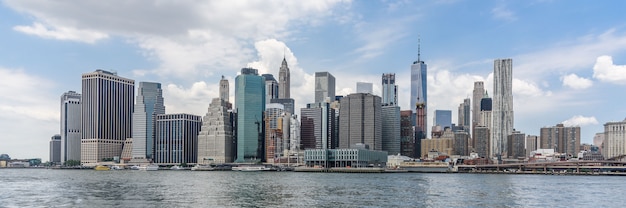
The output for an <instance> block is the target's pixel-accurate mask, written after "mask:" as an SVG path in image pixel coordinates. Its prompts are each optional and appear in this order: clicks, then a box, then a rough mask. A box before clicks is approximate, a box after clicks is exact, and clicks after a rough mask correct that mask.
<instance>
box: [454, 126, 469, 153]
mask: <svg viewBox="0 0 626 208" xmlns="http://www.w3.org/2000/svg"><path fill="white" fill-rule="evenodd" d="M469 139H470V137H469V133H468V132H467V131H456V132H454V154H455V155H460V156H467V155H469V152H470V150H469Z"/></svg>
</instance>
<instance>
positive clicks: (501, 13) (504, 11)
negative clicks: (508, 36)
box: [491, 5, 517, 21]
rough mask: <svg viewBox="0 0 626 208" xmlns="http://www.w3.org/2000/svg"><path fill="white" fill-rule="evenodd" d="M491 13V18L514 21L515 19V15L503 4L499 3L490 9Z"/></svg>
mask: <svg viewBox="0 0 626 208" xmlns="http://www.w3.org/2000/svg"><path fill="white" fill-rule="evenodd" d="M491 14H492V15H493V18H495V19H500V20H505V21H514V20H517V16H515V13H514V12H513V11H511V10H510V9H508V8H506V6H504V5H499V6H496V7H494V8H493V9H491Z"/></svg>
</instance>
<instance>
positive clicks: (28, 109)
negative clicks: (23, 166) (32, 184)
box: [0, 67, 60, 160]
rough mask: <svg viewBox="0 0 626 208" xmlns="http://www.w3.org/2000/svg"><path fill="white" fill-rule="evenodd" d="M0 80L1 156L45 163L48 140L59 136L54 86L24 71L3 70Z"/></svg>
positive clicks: (57, 107) (57, 102)
mask: <svg viewBox="0 0 626 208" xmlns="http://www.w3.org/2000/svg"><path fill="white" fill-rule="evenodd" d="M0 77H2V82H0V129H2V138H0V141H1V142H2V151H3V153H7V154H9V155H11V156H12V157H13V158H30V157H39V158H42V159H43V160H47V159H48V154H47V153H48V142H49V138H50V137H51V136H52V135H54V134H58V133H59V97H57V96H55V92H51V91H52V90H51V89H53V88H54V87H55V86H56V84H55V83H53V82H51V81H49V80H47V79H45V78H41V77H37V76H33V75H30V74H28V73H27V72H25V71H23V70H16V69H6V68H2V67H0ZM58 95H59V96H60V94H58ZM24 127H28V128H26V129H25V128H24ZM9 141H10V142H9ZM24 150H29V151H24ZM31 150H32V151H31ZM33 153H35V154H33Z"/></svg>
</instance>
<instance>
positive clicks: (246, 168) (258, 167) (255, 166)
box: [233, 165, 272, 172]
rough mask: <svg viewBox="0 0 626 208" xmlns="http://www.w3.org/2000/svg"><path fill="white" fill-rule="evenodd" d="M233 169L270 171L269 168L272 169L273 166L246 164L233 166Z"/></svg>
mask: <svg viewBox="0 0 626 208" xmlns="http://www.w3.org/2000/svg"><path fill="white" fill-rule="evenodd" d="M233 170H234V171H244V172H252V171H268V170H272V168H268V167H265V166H263V165H244V166H237V167H233Z"/></svg>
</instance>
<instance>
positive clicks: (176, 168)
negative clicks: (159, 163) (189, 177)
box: [170, 165, 185, 170]
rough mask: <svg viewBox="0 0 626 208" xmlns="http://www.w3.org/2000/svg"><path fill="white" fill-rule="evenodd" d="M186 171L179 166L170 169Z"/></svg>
mask: <svg viewBox="0 0 626 208" xmlns="http://www.w3.org/2000/svg"><path fill="white" fill-rule="evenodd" d="M184 169H185V168H183V167H180V166H178V165H174V166H172V167H171V168H170V170H184Z"/></svg>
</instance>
